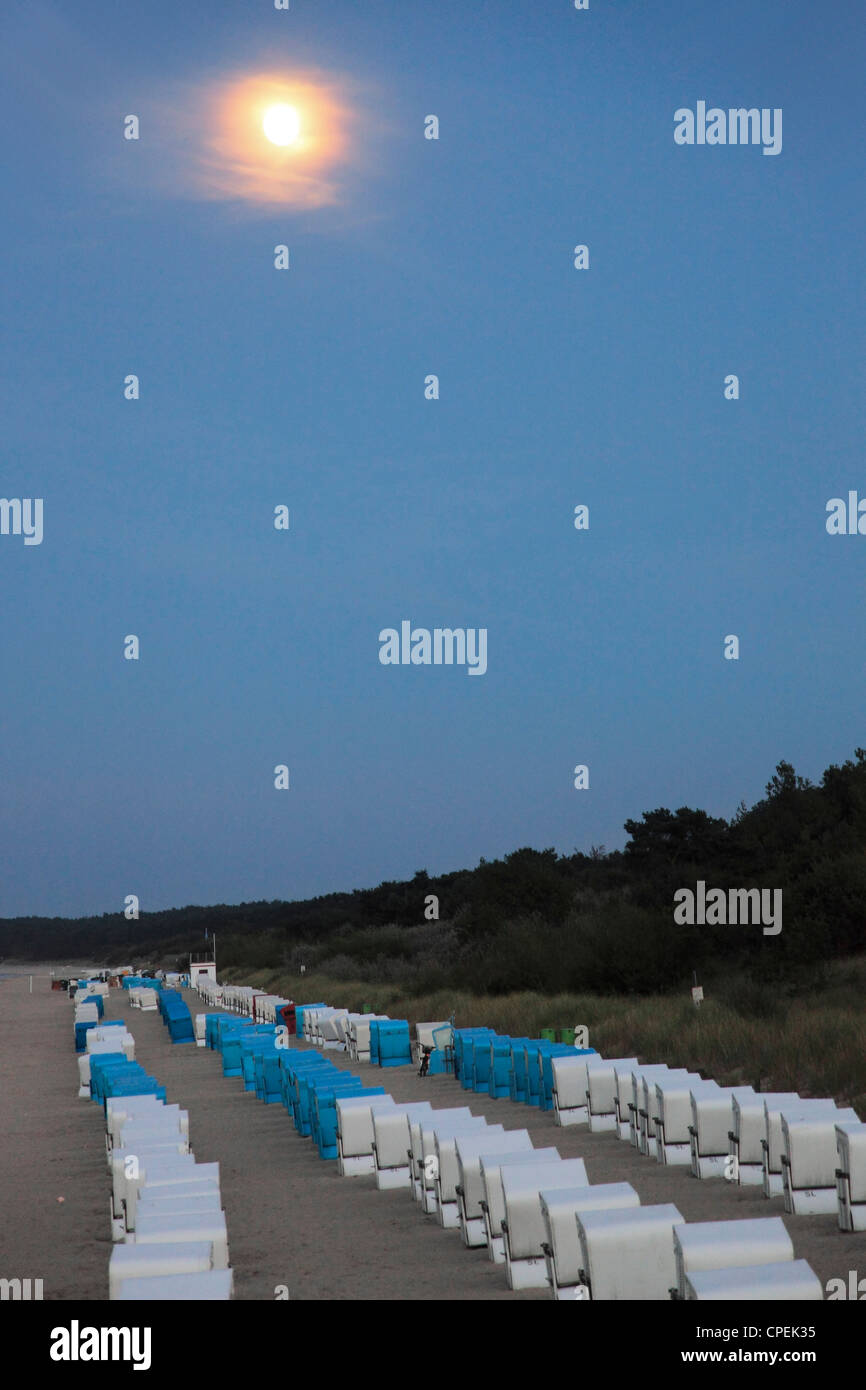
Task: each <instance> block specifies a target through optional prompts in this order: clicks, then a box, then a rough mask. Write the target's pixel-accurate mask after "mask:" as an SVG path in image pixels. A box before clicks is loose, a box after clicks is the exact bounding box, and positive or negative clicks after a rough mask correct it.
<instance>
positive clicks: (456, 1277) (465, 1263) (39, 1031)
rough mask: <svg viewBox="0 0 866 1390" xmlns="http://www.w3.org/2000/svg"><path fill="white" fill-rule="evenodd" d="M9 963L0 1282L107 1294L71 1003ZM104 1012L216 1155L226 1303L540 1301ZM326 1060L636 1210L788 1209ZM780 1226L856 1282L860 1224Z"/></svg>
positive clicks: (210, 1058) (434, 1083) (3, 1048)
mask: <svg viewBox="0 0 866 1390" xmlns="http://www.w3.org/2000/svg"><path fill="white" fill-rule="evenodd" d="M5 969H9V967H4V966H0V975H2V973H3V971H4V970H5ZM16 969H21V970H22V973H21V974H17V973H16V975H14V976H12V977H11V978H9V977H7V978H0V1071H2V1088H0V1122H2V1126H3V1135H4V1142H3V1144H2V1147H0V1184H2V1185H0V1194H2V1195H0V1277H5V1278H16V1277H17V1278H28V1277H29V1278H41V1279H42V1280H43V1281H44V1296H45V1298H46V1299H87V1300H99V1299H106V1298H107V1296H108V1261H109V1258H110V1255H111V1239H110V1232H109V1217H108V1198H109V1190H110V1189H109V1179H108V1173H107V1169H106V1164H105V1146H104V1131H103V1124H102V1117H101V1113H100V1110H99V1109H98V1108H97V1107H96V1106H95V1105H94V1104H93V1103H92V1102H90V1101H85V1100H78V1099H77V1094H76V1093H77V1084H78V1070H77V1064H76V1057H75V1052H74V1048H73V1036H72V1006H71V1004H70V1001H69V1000H68V998H67V996H66V995H65V994H64V993H62V992H60V991H52V990H51V988H50V980H49V979H48V978H47V977H46V976H45V975H34V978H33V993H32V994H31V993H30V992H29V982H28V975H27V973H25V968H23V967H17V968H16ZM36 969H43V970H44V967H36ZM185 997H186V999H187V1002H188V1003H189V1005H190V1010H191V1012H192V1013H193V1014H195V1013H197V1012H204V1011H205V1010H204V1008H203V1005H202V1002H201V1000H200V999H199V998H198V996H197V995H196V994H195V993H193V992H192V991H186V992H185ZM106 1017H108V1018H121V1017H122V1018H124V1019H125V1021H126V1022H127V1025H128V1027H129V1028H130V1030H131V1032H132V1033H133V1035H134V1036H135V1039H136V1057H137V1060H138V1061H140V1062H141V1064H142V1065H143V1066H144V1067H145V1068H146V1069H147V1070H148V1071H149V1072H151V1073H152V1074H153V1075H155V1076H156V1077H157V1078H158V1079H159V1080H160V1081H161V1082H162V1083H163V1084H164V1085H165V1087H166V1090H167V1095H168V1100H169V1101H176V1102H178V1103H179V1104H180V1105H181V1106H183V1107H184V1108H185V1109H187V1110H188V1111H189V1117H190V1142H191V1145H192V1148H193V1151H194V1153H195V1155H196V1158H197V1159H199V1160H200V1161H202V1162H213V1161H216V1162H219V1164H220V1173H221V1189H222V1196H223V1205H224V1208H225V1212H226V1220H227V1224H228V1236H229V1250H230V1258H231V1264H232V1268H233V1270H234V1278H235V1296H236V1298H238V1299H252V1300H272V1299H274V1297H275V1290H276V1289H277V1288H278V1286H280V1285H285V1286H286V1287H287V1288H288V1292H289V1297H290V1299H291V1300H298V1299H300V1300H306V1299H327V1300H331V1299H338V1300H344V1299H348V1300H370V1299H375V1300H422V1301H423V1300H443V1299H447V1300H451V1299H456V1300H463V1299H519V1300H522V1301H526V1300H529V1301H538V1300H542V1301H546V1300H548V1299H549V1294H548V1293H547V1292H546V1291H543V1290H530V1291H526V1292H522V1293H513V1292H511V1291H510V1290H509V1289H508V1288H507V1287H506V1284H505V1271H504V1267H502V1266H495V1265H492V1264H490V1263H489V1261H488V1260H487V1258H486V1255H485V1253H484V1252H483V1251H480V1250H467V1249H466V1248H465V1247H464V1246H463V1244H462V1241H461V1240H460V1236H459V1234H458V1233H457V1232H451V1231H443V1230H442V1229H441V1228H440V1227H439V1226H438V1225H437V1224H436V1222H435V1219H434V1218H433V1217H424V1216H422V1215H421V1214H420V1212H419V1210H418V1208H417V1207H416V1206H415V1204H414V1203H413V1202H412V1201H411V1199H410V1198H409V1196H408V1193H406V1192H401V1191H397V1192H378V1191H377V1189H376V1187H375V1182H374V1180H373V1179H372V1178H370V1177H362V1178H351V1179H348V1178H341V1177H339V1175H338V1173H337V1169H336V1164H335V1163H333V1162H323V1161H322V1160H321V1159H319V1157H318V1154H317V1153H316V1150H315V1148H314V1146H313V1144H312V1143H311V1141H310V1140H308V1139H302V1138H300V1136H299V1135H298V1134H297V1133H296V1132H295V1129H294V1126H293V1125H292V1123H291V1120H290V1119H289V1117H288V1115H287V1114H286V1111H285V1110H284V1109H283V1107H282V1106H279V1105H270V1106H265V1105H263V1104H262V1103H261V1102H260V1101H258V1100H257V1099H256V1097H255V1095H253V1094H250V1093H248V1092H245V1091H244V1089H243V1085H242V1082H241V1081H240V1080H239V1079H228V1078H225V1077H223V1075H222V1066H221V1059H220V1058H219V1056H218V1054H216V1053H213V1052H210V1051H208V1050H207V1049H203V1048H196V1047H193V1046H191V1045H189V1044H181V1045H173V1044H172V1043H171V1042H170V1041H169V1038H168V1033H167V1030H166V1028H165V1026H164V1025H163V1022H162V1019H161V1018H160V1016H159V1014H158V1013H141V1012H140V1011H139V1010H137V1009H132V1008H130V1007H129V1004H128V1000H127V997H126V995H125V994H124V993H123V991H121V990H112V991H111V992H110V995H109V998H108V1001H107V1007H106ZM330 1060H332V1061H334V1062H335V1064H336V1065H337V1066H339V1067H343V1068H345V1069H346V1070H347V1071H355V1072H357V1073H359V1074H361V1075H363V1077H364V1079H365V1082H367V1084H372V1085H384V1087H385V1089H386V1091H388V1092H390V1093H391V1094H392V1095H393V1096H394V1098H395V1100H397V1101H406V1100H430V1101H432V1103H433V1104H434V1105H435V1106H444V1105H469V1106H470V1107H471V1109H472V1111H473V1113H475V1114H479V1115H485V1116H486V1117H487V1119H488V1120H490V1121H491V1122H493V1121H496V1122H499V1123H502V1124H504V1125H505V1126H506V1128H509V1129H518V1128H526V1129H528V1130H529V1131H530V1133H531V1135H532V1138H533V1143H534V1144H535V1145H536V1147H540V1146H542V1145H545V1146H547V1145H555V1146H556V1147H557V1148H558V1149H559V1152H560V1153H561V1155H562V1156H563V1157H564V1158H572V1157H582V1158H583V1159H584V1160H585V1162H586V1167H587V1172H588V1174H589V1179H590V1182H592V1183H599V1182H630V1183H632V1185H633V1186H634V1187H635V1188H636V1190H637V1191H638V1193H639V1194H640V1198H641V1202H642V1203H643V1204H644V1205H647V1204H650V1203H654V1202H674V1203H676V1205H677V1206H678V1208H679V1209H680V1211H681V1212H682V1214H683V1216H684V1217H685V1218H686V1220H688V1221H707V1220H723V1219H726V1218H736V1217H746V1216H749V1217H760V1216H771V1215H784V1209H783V1202H782V1198H781V1197H779V1198H775V1199H772V1200H770V1201H767V1200H766V1199H765V1198H764V1197H763V1196H762V1194H761V1191H760V1189H759V1188H736V1187H733V1186H731V1185H729V1184H727V1183H725V1182H723V1181H722V1180H714V1181H710V1182H698V1181H697V1180H696V1179H694V1178H693V1177H692V1176H691V1174H690V1172H689V1170H688V1168H678V1167H677V1168H666V1167H661V1166H659V1165H658V1164H656V1163H654V1162H653V1161H652V1160H649V1159H645V1158H641V1157H640V1156H639V1155H638V1154H637V1153H636V1152H635V1151H634V1150H633V1149H632V1148H631V1147H630V1146H629V1145H627V1144H624V1143H621V1142H620V1141H619V1140H618V1139H617V1138H616V1137H615V1136H613V1135H611V1134H590V1133H589V1132H588V1131H587V1130H586V1129H585V1128H582V1127H572V1128H565V1129H560V1128H558V1127H557V1126H556V1125H555V1124H554V1120H553V1116H552V1114H549V1113H542V1112H541V1111H539V1110H536V1109H534V1108H530V1107H528V1106H523V1105H520V1106H518V1105H515V1104H513V1103H512V1102H510V1101H507V1100H491V1099H486V1098H484V1097H483V1096H480V1095H477V1094H475V1093H471V1092H466V1091H463V1090H462V1089H461V1087H460V1086H459V1085H458V1083H456V1082H455V1081H454V1080H453V1078H451V1077H428V1078H423V1079H422V1078H420V1077H418V1076H417V1075H416V1074H415V1071H414V1069H412V1068H408V1067H404V1068H392V1069H388V1070H380V1069H379V1068H376V1067H370V1066H364V1065H358V1064H357V1063H351V1062H350V1061H349V1059H348V1058H347V1057H345V1056H344V1055H342V1054H340V1053H337V1052H332V1053H330ZM60 1199H62V1200H60ZM784 1219H785V1224H786V1226H787V1228H788V1230H789V1232H790V1234H791V1237H792V1239H793V1242H794V1249H795V1254H796V1256H797V1257H798V1258H803V1259H806V1260H808V1261H809V1263H810V1264H811V1266H812V1268H813V1269H814V1271H815V1273H816V1274H817V1275H818V1276H819V1278H820V1279H821V1281H822V1283H824V1284H825V1286H826V1281H827V1280H828V1279H831V1278H842V1279H844V1280H846V1282H847V1279H848V1273H849V1271H850V1270H859V1271H860V1274H861V1277H862V1276H864V1275H866V1233H859V1234H854V1235H848V1234H843V1233H842V1232H841V1231H840V1230H839V1229H838V1226H837V1223H836V1218H835V1217H834V1216H813V1217H791V1216H785V1217H784Z"/></svg>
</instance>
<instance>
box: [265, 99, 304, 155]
mask: <svg viewBox="0 0 866 1390" xmlns="http://www.w3.org/2000/svg"><path fill="white" fill-rule="evenodd" d="M262 129H263V131H264V132H265V135H266V136H267V137H268V139H269V140H270V142H271V144H273V145H294V143H295V141H296V140H297V138H298V135H299V134H300V130H301V120H300V117H299V115H298V113H297V110H296V109H295V107H294V106H286V105H285V103H284V102H278V103H277V104H276V105H275V106H269V107H268V109H267V111H266V112H265V117H264V120H263V121H262Z"/></svg>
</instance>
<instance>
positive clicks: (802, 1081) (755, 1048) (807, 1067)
mask: <svg viewBox="0 0 866 1390" xmlns="http://www.w3.org/2000/svg"><path fill="white" fill-rule="evenodd" d="M224 978H226V979H230V980H233V981H235V982H242V983H244V984H249V985H253V986H254V987H256V988H258V989H267V990H271V991H273V992H274V993H278V994H282V995H284V996H285V997H286V998H289V999H291V998H294V999H296V1000H297V1001H298V1002H299V1003H300V1002H303V1001H304V1000H309V1001H310V1002H313V1001H316V1000H320V999H321V1000H324V1001H326V1002H327V1003H329V1004H332V1005H334V1006H338V1007H343V1008H348V1009H352V1010H360V1009H362V1008H363V1006H364V1005H367V1006H368V1007H369V1008H370V1009H371V1010H372V1011H374V1012H376V1013H387V1014H390V1015H391V1017H392V1018H407V1019H409V1021H410V1022H412V1023H415V1022H418V1021H419V1020H422V1021H428V1020H431V1021H432V1020H438V1019H448V1018H450V1017H451V1014H452V1013H453V1014H454V1018H455V1022H456V1024H457V1026H458V1027H478V1026H486V1027H489V1028H494V1029H495V1030H496V1031H497V1032H499V1033H508V1034H510V1035H511V1036H513V1037H531V1038H535V1037H538V1036H539V1033H540V1030H541V1029H542V1028H569V1027H573V1026H574V1025H575V1024H584V1025H585V1026H586V1027H587V1028H588V1030H589V1045H590V1047H594V1048H596V1049H597V1050H598V1051H599V1052H601V1053H603V1054H604V1055H605V1056H608V1057H632V1056H635V1057H638V1058H639V1059H640V1060H641V1061H642V1062H661V1061H663V1062H667V1063H668V1065H669V1066H678V1067H687V1068H688V1069H689V1070H690V1071H697V1072H700V1073H701V1074H702V1075H703V1076H705V1077H712V1078H713V1079H714V1080H716V1081H718V1082H719V1083H720V1085H727V1086H730V1085H751V1086H754V1087H755V1088H756V1089H759V1090H762V1091H770V1090H774V1091H788V1090H792V1091H799V1092H800V1094H801V1095H803V1096H833V1097H834V1098H835V1099H836V1101H837V1102H838V1103H839V1104H840V1105H851V1106H853V1107H854V1108H855V1109H856V1110H857V1113H858V1114H859V1115H860V1117H861V1119H866V1009H864V1006H863V999H864V981H866V960H859V961H855V962H850V961H849V962H843V963H842V964H841V965H840V966H839V967H838V968H837V969H836V970H835V971H834V973H833V974H832V976H831V978H830V980H829V982H828V984H827V985H826V986H825V987H823V988H822V989H821V990H820V991H816V993H815V994H814V995H812V996H808V997H803V998H796V999H791V1000H785V999H779V1000H776V999H774V998H772V997H769V998H767V999H765V1000H764V1003H763V1006H762V1007H761V1006H760V1005H759V1006H758V1012H759V1013H760V1016H754V1014H755V1009H756V1003H755V1000H754V999H752V998H749V997H748V995H747V996H746V1000H745V1004H743V1003H741V1004H740V1006H739V1007H738V1006H737V991H736V990H735V989H734V990H730V991H728V993H729V995H730V998H725V997H724V991H720V992H719V997H713V996H712V995H711V996H710V997H708V998H707V999H706V1000H705V1001H704V1003H703V1004H701V1006H700V1007H699V1008H696V1007H695V1005H694V1004H693V1003H692V1001H691V998H690V997H689V996H685V997H683V996H682V995H655V996H650V997H635V996H628V997H625V996H617V995H613V996H601V995H590V994H555V995H542V994H537V993H534V992H532V991H524V992H521V993H515V994H502V995H483V994H469V993H465V992H461V991H460V990H439V991H437V992H435V993H431V994H421V995H410V994H407V993H406V992H405V990H404V989H402V988H401V987H400V986H399V985H397V984H380V985H376V984H369V983H366V982H364V981H357V980H348V979H347V980H337V979H334V978H333V977H331V976H329V975H323V974H313V973H307V974H306V975H304V976H298V975H297V974H294V973H292V974H290V973H288V972H286V971H284V970H244V969H242V968H241V967H234V968H232V969H229V970H227V971H226V972H225V974H224Z"/></svg>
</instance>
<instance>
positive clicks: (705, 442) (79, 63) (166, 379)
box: [0, 0, 866, 916]
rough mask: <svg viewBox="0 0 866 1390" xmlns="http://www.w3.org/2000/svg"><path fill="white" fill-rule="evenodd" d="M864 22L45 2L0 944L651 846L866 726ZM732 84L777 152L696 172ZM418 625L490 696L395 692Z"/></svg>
mask: <svg viewBox="0 0 866 1390" xmlns="http://www.w3.org/2000/svg"><path fill="white" fill-rule="evenodd" d="M864 39H866V13H864V10H863V7H862V5H861V4H860V3H855V0H851V2H850V3H846V2H845V0H837V2H836V3H830V4H825V5H816V4H813V3H804V0H793V2H792V0H762V3H760V4H756V3H755V0H729V3H726V4H724V5H710V4H707V3H697V4H696V3H694V0H656V3H652V0H649V2H644V3H637V0H635V2H634V3H629V2H628V0H618V3H614V2H613V0H590V5H589V8H588V9H587V10H583V11H577V10H576V9H575V8H574V5H573V3H572V0H508V3H503V0H436V2H435V3H407V0H364V3H363V4H359V3H357V0H291V6H290V8H289V9H288V10H285V11H278V10H275V8H274V6H273V4H272V3H271V0H244V3H241V2H240V0H231V2H230V0H211V3H207V4H199V5H188V4H178V3H177V0H147V3H146V4H136V5H127V4H117V3H116V0H58V2H57V3H53V4H48V3H43V0H27V3H22V2H21V0H19V3H17V4H12V5H10V6H8V7H7V8H6V10H5V12H4V15H3V18H2V21H0V51H2V57H0V67H2V81H0V109H2V128H3V131H4V141H3V161H4V166H5V167H4V210H5V215H4V217H3V220H2V230H0V237H2V260H3V267H4V272H5V273H4V275H3V277H2V282H3V283H2V290H0V295H2V324H3V335H2V336H3V347H2V354H3V355H2V370H0V398H2V399H0V404H2V422H3V429H2V470H0V496H2V497H3V498H5V499H7V501H9V500H10V499H20V500H24V499H34V500H35V499H42V507H43V525H42V538H41V543H38V544H36V543H34V544H25V537H24V535H23V533H19V534H15V530H16V528H15V526H14V524H13V522H14V508H11V509H9V508H7V509H6V515H7V519H8V525H7V526H6V528H5V529H6V530H7V531H8V534H0V577H2V599H3V602H2V611H3V640H2V648H0V650H2V702H0V727H2V748H3V759H2V774H0V860H2V864H0V869H2V874H0V916H16V915H26V914H47V915H63V916H78V915H83V914H89V913H98V912H114V911H120V910H122V907H123V900H124V898H125V896H126V895H127V894H130V893H134V894H137V895H138V897H139V899H140V904H141V909H142V911H143V912H146V911H148V910H155V909H160V908H166V907H177V906H183V905H185V904H188V903H202V904H207V903H219V902H240V901H251V900H257V899H276V898H300V897H307V896H311V895H314V894H319V893H327V892H332V891H335V890H343V889H352V888H355V887H365V886H370V885H374V884H376V883H378V882H379V881H380V880H382V879H401V878H408V877H411V876H412V874H413V873H414V872H415V871H416V870H417V869H419V868H422V867H423V868H426V869H427V870H428V872H430V873H431V874H435V873H439V872H445V871H448V870H452V869H457V868H462V867H469V866H472V865H474V864H477V862H478V860H479V858H480V857H481V856H484V857H485V858H487V859H492V858H496V857H500V856H502V855H504V854H507V853H509V852H510V851H512V850H514V849H516V848H518V847H520V846H524V845H532V846H534V847H536V848H539V849H542V848H545V847H547V846H555V847H556V849H557V850H558V851H560V852H562V853H571V852H573V851H574V850H575V849H583V850H588V849H589V847H590V846H591V845H592V844H599V843H603V844H605V845H606V846H607V847H608V848H617V847H621V846H622V845H623V844H624V842H625V838H626V837H625V832H624V830H623V822H624V820H626V818H628V817H630V816H639V815H640V814H641V812H642V811H644V810H647V809H651V808H653V807H657V806H662V805H665V806H670V807H672V808H676V807H679V806H682V805H693V806H694V805H696V806H701V807H704V808H705V809H706V810H707V811H709V812H711V813H712V814H714V815H724V816H730V815H731V814H732V813H733V812H734V810H735V809H736V806H737V804H738V802H739V801H740V799H741V798H744V799H745V800H746V801H747V802H748V803H750V804H751V803H752V802H754V801H755V800H757V799H758V798H759V797H761V796H762V795H763V789H764V785H765V783H766V782H767V780H768V779H769V777H770V776H771V774H772V772H773V769H774V767H775V764H776V763H777V762H778V761H779V760H780V759H782V758H784V759H787V760H789V761H791V762H793V763H794V765H795V767H796V768H797V771H798V772H800V773H801V774H802V775H805V776H809V777H812V778H816V777H820V774H821V772H822V770H823V769H824V767H825V766H826V765H827V764H828V763H830V762H838V761H841V760H844V759H845V758H846V757H850V756H853V750H854V748H855V746H857V745H858V744H864V743H866V721H864V709H866V702H864V650H866V622H864V559H866V536H862V535H859V534H854V535H831V534H829V533H828V531H827V526H826V520H827V503H828V501H829V500H830V499H831V498H835V497H842V498H845V499H846V500H847V498H848V494H849V492H851V491H854V492H857V493H858V497H859V496H863V497H866V469H864V465H863V403H864V379H866V377H864V371H866V361H864V325H866V313H864V276H863V247H864V242H866V237H864V231H866V228H864V193H863V132H864V130H866V87H864V83H863V72H864V65H866V51H864V50H866V44H864ZM282 91H285V92H287V93H289V95H290V97H291V100H292V101H295V100H296V101H297V106H296V110H297V113H298V118H299V122H300V126H299V128H300V130H301V132H302V134H303V140H302V141H301V142H300V144H299V146H298V148H297V149H295V150H293V149H292V147H291V146H287V147H279V148H278V147H275V146H272V145H270V144H269V142H268V141H267V140H266V138H265V136H264V133H263V132H262V130H261V128H260V122H259V124H256V120H257V117H256V119H255V120H254V119H253V118H254V117H255V112H256V111H257V110H258V106H257V103H260V102H261V101H265V102H268V101H270V100H271V98H272V96H273V93H275V92H276V93H279V92H282ZM699 103H705V104H706V109H707V110H709V109H710V108H713V107H718V108H721V109H722V110H723V111H725V112H727V110H728V109H729V108H740V107H744V108H758V109H760V110H764V109H766V110H767V111H768V112H769V113H772V112H775V111H777V110H778V111H781V112H782V123H781V126H780V129H779V133H780V134H781V137H782V140H781V149H780V150H779V151H778V152H777V153H775V154H765V153H764V149H763V146H762V145H761V144H730V143H726V144H718V143H717V144H706V143H705V144H698V143H695V144H692V145H685V144H678V143H677V142H676V141H675V139H674V132H675V112H677V111H678V110H681V109H684V108H689V109H690V110H692V111H695V112H697V111H698V104H699ZM701 109H702V110H703V109H704V108H701ZM129 115H136V116H137V117H138V122H139V132H138V134H139V138H138V139H137V140H135V139H126V138H125V136H124V132H125V129H128V127H127V126H126V125H125V122H126V118H127V117H128V116H129ZM431 115H435V116H436V117H437V118H438V122H439V130H438V137H439V138H438V139H428V138H425V119H426V118H427V117H429V116H431ZM429 128H430V127H429V122H428V129H429ZM716 133H718V129H717V131H716ZM304 142H306V143H304ZM280 245H285V246H287V247H288V249H289V268H288V269H285V270H278V269H276V268H275V247H277V246H280ZM577 245H586V246H587V247H588V251H589V265H588V268H586V269H576V268H575V265H574V260H575V256H574V249H575V247H576V246H577ZM131 374H135V375H136V376H137V377H138V379H139V383H140V385H139V393H140V394H139V399H137V400H136V399H132V400H128V399H126V398H125V393H124V382H125V380H126V378H127V377H129V376H130V375H131ZM434 374H435V375H436V376H437V377H438V380H439V396H438V399H427V398H426V396H425V380H426V379H427V378H428V377H430V376H431V375H434ZM731 374H735V375H736V376H737V377H738V379H739V398H738V399H726V396H725V379H726V377H728V376H730V375H731ZM581 504H583V505H585V506H587V507H588V508H589V526H588V528H587V529H583V530H577V529H576V528H575V525H574V516H575V507H577V506H579V505H581ZM280 505H282V506H285V507H287V508H288V509H289V514H290V525H289V527H288V529H287V530H278V529H276V528H275V526H274V509H275V508H276V507H278V506H280ZM855 506H856V499H855ZM25 511H26V509H25ZM864 529H866V520H864ZM33 539H34V541H35V540H36V536H35V535H34V536H33ZM403 621H409V622H410V623H411V624H412V625H413V628H426V629H429V630H431V631H432V630H433V629H435V628H437V627H443V628H444V627H447V628H464V629H476V630H477V629H482V628H483V629H485V630H486V633H487V669H486V671H485V672H484V673H483V674H477V675H471V674H470V672H469V669H468V668H467V666H466V665H463V666H461V665H459V664H458V665H444V664H443V665H434V664H415V665H413V664H408V665H403V664H400V665H384V664H382V662H381V661H380V659H379V654H380V640H379V634H380V632H382V631H383V630H384V629H386V628H396V629H399V628H400V624H401V622H403ZM731 634H733V635H736V636H737V637H738V638H739V644H740V645H739V658H738V659H737V660H729V659H726V658H725V654H724V649H725V638H726V636H728V635H731ZM129 635H135V636H137V637H138V639H139V643H140V655H139V659H138V660H128V659H126V658H125V656H124V641H125V638H126V637H127V636H129ZM578 764H584V765H586V766H587V767H588V769H589V787H588V789H585V790H576V789H575V787H574V769H575V766H576V765H578ZM278 765H286V766H287V767H288V769H289V788H288V790H278V789H276V787H275V768H276V767H277V766H278Z"/></svg>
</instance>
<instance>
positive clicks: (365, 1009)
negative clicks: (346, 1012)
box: [361, 1004, 376, 1014]
mask: <svg viewBox="0 0 866 1390" xmlns="http://www.w3.org/2000/svg"><path fill="white" fill-rule="evenodd" d="M375 1012H376V1010H375V1009H371V1008H370V1005H369V1004H362V1005H361V1013H362V1014H374V1013H375Z"/></svg>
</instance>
